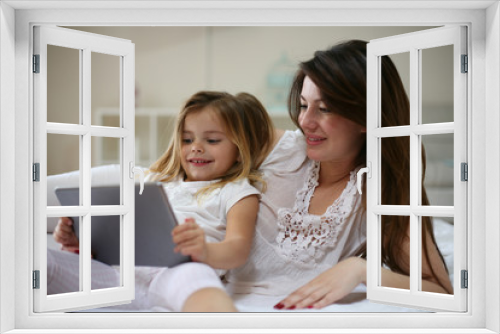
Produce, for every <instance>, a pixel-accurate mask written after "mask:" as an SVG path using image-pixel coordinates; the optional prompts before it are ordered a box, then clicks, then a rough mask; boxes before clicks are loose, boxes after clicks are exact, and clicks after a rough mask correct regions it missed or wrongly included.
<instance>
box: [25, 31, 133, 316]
mask: <svg viewBox="0 0 500 334" xmlns="http://www.w3.org/2000/svg"><path fill="white" fill-rule="evenodd" d="M33 40H34V50H33V51H34V54H37V55H38V57H39V65H38V67H39V68H38V73H35V74H33V82H34V99H33V102H34V106H33V108H34V111H35V112H34V117H33V122H34V126H33V130H34V139H35V140H34V147H33V153H34V158H33V160H34V162H35V163H38V164H39V177H38V178H39V181H37V182H35V183H34V184H33V202H34V214H33V221H34V223H33V230H34V238H35V239H34V256H33V257H34V259H33V262H34V268H33V269H34V270H36V271H38V273H39V278H40V279H39V287H38V289H34V294H35V300H34V309H35V312H49V311H60V310H62V311H71V310H78V309H89V308H93V307H95V306H102V305H116V304H123V303H129V302H130V301H131V300H133V299H134V298H135V293H134V291H135V268H134V258H135V256H134V247H135V241H134V240H135V239H134V226H135V223H134V221H135V215H134V199H135V198H134V191H135V182H134V170H133V168H134V146H135V127H134V125H135V117H134V116H135V113H134V109H135V98H134V91H135V75H134V69H135V60H134V59H135V46H134V44H133V43H131V42H130V41H128V40H124V39H118V38H113V37H107V36H101V35H96V34H91V33H86V32H81V31H76V30H72V29H65V28H60V27H53V26H46V25H41V26H35V27H34V38H33ZM48 45H55V46H58V47H65V48H71V49H73V50H75V51H76V50H77V52H78V53H79V59H80V61H79V65H77V66H79V67H80V68H79V71H80V76H79V80H80V101H79V110H78V113H79V123H78V124H66V123H55V122H48V121H47V112H48V111H47V90H48V87H47V78H48V75H47V74H48V67H47V61H48V60H47V56H48V53H47V48H48ZM93 53H101V54H107V55H112V56H115V57H118V59H119V64H120V76H119V78H118V80H119V86H120V108H119V110H118V112H117V114H118V115H119V116H120V124H119V126H117V127H105V126H96V125H95V124H101V123H93V122H92V120H91V108H90V106H91V90H92V89H91V85H92V80H91V71H92V54H93ZM48 134H62V135H72V136H78V137H77V138H78V140H79V142H80V145H79V146H80V148H79V152H78V158H79V162H80V164H79V166H80V167H79V172H80V177H79V186H78V188H79V189H80V204H79V205H78V206H65V207H60V206H47V135H48ZM105 137H108V138H117V139H118V140H119V141H120V145H119V147H120V153H119V155H120V161H119V163H120V166H121V167H120V174H121V175H120V176H119V179H120V184H119V185H120V199H121V203H120V204H119V205H109V206H93V205H91V156H92V153H91V140H92V138H97V139H102V138H105ZM94 215H95V216H105V215H116V216H119V217H120V236H119V238H120V260H121V261H120V284H119V286H116V287H113V288H107V289H99V290H92V288H91V243H92V240H91V219H92V216H94ZM74 216H80V219H81V220H80V222H81V224H79V227H80V230H79V235H80V236H81V239H80V240H81V241H83V242H81V243H80V254H81V256H80V257H79V258H80V265H79V273H80V274H79V278H80V284H79V285H80V289H79V291H78V292H71V293H60V294H54V295H47V293H48V291H47V265H48V264H47V251H46V250H47V218H48V217H74Z"/></svg>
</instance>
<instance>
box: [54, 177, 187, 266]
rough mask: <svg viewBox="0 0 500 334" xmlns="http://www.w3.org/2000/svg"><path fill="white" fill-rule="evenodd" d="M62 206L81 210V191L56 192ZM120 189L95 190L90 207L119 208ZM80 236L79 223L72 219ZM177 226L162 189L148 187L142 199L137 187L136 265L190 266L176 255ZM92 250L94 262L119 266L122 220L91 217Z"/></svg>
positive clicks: (185, 258)
mask: <svg viewBox="0 0 500 334" xmlns="http://www.w3.org/2000/svg"><path fill="white" fill-rule="evenodd" d="M55 193H56V196H57V198H58V199H59V202H60V203H61V205H63V206H69V205H71V206H78V205H79V203H80V201H79V196H80V190H79V188H56V189H55ZM119 204H120V187H119V186H102V187H92V190H91V205H119ZM72 219H73V222H74V225H73V226H74V229H75V233H76V235H77V236H79V233H78V232H79V219H78V218H77V217H72ZM176 225H177V220H176V218H175V215H174V212H173V211H172V208H171V206H170V203H169V201H168V198H167V195H166V193H165V190H164V189H163V185H162V184H161V183H159V182H154V183H145V184H144V191H143V193H142V195H139V185H136V187H135V264H136V265H137V266H152V267H173V266H175V265H178V264H180V263H184V262H189V261H190V257H189V256H184V255H182V254H180V253H175V252H174V247H175V244H174V242H173V241H172V236H171V231H172V229H173V228H174V227H175V226H176ZM91 238H92V239H91V249H92V254H93V257H94V259H96V260H98V261H100V262H103V263H107V264H109V265H119V264H120V216H92V217H91Z"/></svg>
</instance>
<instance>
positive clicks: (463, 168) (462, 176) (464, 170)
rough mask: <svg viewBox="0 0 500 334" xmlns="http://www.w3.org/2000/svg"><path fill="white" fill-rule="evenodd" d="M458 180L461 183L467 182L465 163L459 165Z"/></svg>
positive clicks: (467, 173) (467, 170)
mask: <svg viewBox="0 0 500 334" xmlns="http://www.w3.org/2000/svg"><path fill="white" fill-rule="evenodd" d="M460 169H461V170H460V175H461V177H460V180H461V181H469V166H468V164H467V163H466V162H462V163H461V164H460Z"/></svg>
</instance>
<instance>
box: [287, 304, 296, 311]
mask: <svg viewBox="0 0 500 334" xmlns="http://www.w3.org/2000/svg"><path fill="white" fill-rule="evenodd" d="M287 310H295V305H293V306H290V307H289V308H287Z"/></svg>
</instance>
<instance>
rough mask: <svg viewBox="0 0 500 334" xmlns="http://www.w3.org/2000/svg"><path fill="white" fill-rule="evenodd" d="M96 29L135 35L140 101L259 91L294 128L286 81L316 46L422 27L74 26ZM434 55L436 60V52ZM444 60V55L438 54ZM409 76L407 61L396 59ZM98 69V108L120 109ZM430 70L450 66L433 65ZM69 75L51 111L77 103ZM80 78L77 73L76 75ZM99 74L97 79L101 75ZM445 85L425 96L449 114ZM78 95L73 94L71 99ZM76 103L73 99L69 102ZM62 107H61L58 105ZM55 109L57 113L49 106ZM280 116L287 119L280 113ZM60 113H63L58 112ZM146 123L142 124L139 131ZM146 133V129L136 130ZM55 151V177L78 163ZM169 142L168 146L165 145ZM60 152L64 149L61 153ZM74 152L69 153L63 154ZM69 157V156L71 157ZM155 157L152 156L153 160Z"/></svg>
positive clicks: (104, 70) (62, 61) (110, 71)
mask: <svg viewBox="0 0 500 334" xmlns="http://www.w3.org/2000/svg"><path fill="white" fill-rule="evenodd" d="M71 28H73V29H78V30H84V31H88V32H92V33H97V34H102V35H108V36H114V37H119V38H124V39H129V40H131V41H132V42H133V43H135V45H136V106H137V107H138V108H163V109H169V110H172V111H173V112H176V111H177V110H179V108H180V107H181V105H182V103H183V102H184V101H185V100H186V99H187V98H189V96H191V95H192V94H193V93H195V92H196V91H198V90H202V89H212V90H224V91H228V92H230V93H237V92H241V91H246V92H249V93H252V94H254V95H256V96H257V97H258V98H259V99H260V100H261V101H262V102H263V103H264V105H266V107H267V108H268V110H269V111H270V112H271V113H272V114H274V115H276V117H275V122H276V123H277V126H278V127H280V128H290V127H292V124H291V122H290V121H289V120H288V118H287V116H286V95H287V93H288V85H285V86H286V87H285V86H284V81H283V80H284V79H286V78H288V80H290V78H291V77H292V76H293V74H294V72H295V70H296V69H297V64H298V63H299V62H300V61H304V60H307V59H309V58H311V57H312V56H313V53H314V51H316V50H322V49H326V48H327V47H329V46H332V45H334V44H336V43H337V42H339V41H344V40H349V39H363V40H371V39H375V38H381V37H387V36H391V35H396V34H402V33H407V32H412V31H417V30H422V29H423V28H422V27H324V26H323V27H249V26H246V27H227V26H221V27H71ZM433 58H435V57H433ZM435 59H438V58H435ZM77 61H78V60H77V59H74V58H71V57H68V56H61V57H57V56H56V57H51V59H49V66H50V64H54V66H58V67H60V68H62V69H65V68H69V69H71V68H72V66H71V64H68V63H70V62H73V63H75V62H76V63H77ZM395 62H396V63H397V65H398V66H400V67H401V68H402V70H401V74H402V77H403V81H407V80H408V78H407V73H408V70H405V69H404V68H405V67H407V66H408V61H407V60H406V61H405V60H404V59H402V58H401V57H395ZM95 67H96V68H95V71H93V73H92V75H93V80H92V82H93V89H92V108H93V112H94V113H95V111H96V110H97V109H99V108H104V107H117V106H118V103H119V95H118V94H116V90H117V89H118V88H117V87H118V78H119V77H118V71H117V66H116V62H111V63H110V62H109V61H107V60H103V61H100V62H99V63H98V64H96V65H95ZM429 68H431V72H432V73H440V71H444V67H443V66H439V65H437V66H436V65H432V66H430V67H429ZM61 72H62V73H63V74H62V75H63V76H64V77H63V78H61V79H60V80H59V86H57V88H55V89H54V91H56V92H57V94H54V95H53V97H54V96H55V99H56V100H55V101H54V100H51V99H50V97H49V105H51V106H53V108H50V110H49V113H50V112H53V113H56V114H59V113H63V114H64V113H66V114H67V113H68V108H67V107H62V105H63V104H64V105H67V104H68V102H67V100H68V99H72V100H73V102H72V103H73V105H74V104H75V101H76V102H77V101H78V100H77V99H78V94H75V92H78V90H77V87H75V85H76V84H77V83H78V78H77V77H76V78H75V77H73V78H71V79H69V76H70V75H71V73H70V72H69V71H67V70H63V71H61ZM76 75H77V74H76ZM97 75H99V78H96V76H97ZM443 86H444V85H440V86H436V87H433V88H431V89H430V90H429V94H428V96H427V97H426V100H427V101H429V103H430V104H431V105H435V106H436V108H437V110H443V111H444V113H446V112H449V111H450V110H451V107H450V106H447V105H446V103H444V102H443V97H446V98H445V100H449V98H448V97H449V92H443V91H442V89H440V88H442V87H443ZM71 96H72V97H71ZM69 104H71V102H69ZM58 105H61V107H58ZM51 110H52V111H51ZM278 115H282V117H278ZM58 117H61V118H64V117H65V116H63V115H61V114H59V116H58ZM140 131H148V130H141V126H137V131H136V132H140ZM137 135H138V137H140V133H137ZM52 142H53V144H50V143H49V145H50V146H49V150H50V149H51V147H52V150H51V151H53V152H56V153H55V154H53V155H51V156H50V157H49V159H48V161H49V163H50V165H49V166H48V172H49V174H54V173H61V172H64V171H70V170H74V169H77V168H78V162H77V161H76V159H68V154H69V155H72V154H75V153H74V152H76V151H75V149H74V147H75V145H76V144H70V143H68V142H66V141H61V140H52ZM162 145H163V144H162ZM57 152H59V153H57ZM65 152H68V154H64V153H65ZM65 156H66V158H65ZM150 162H151V161H150Z"/></svg>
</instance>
